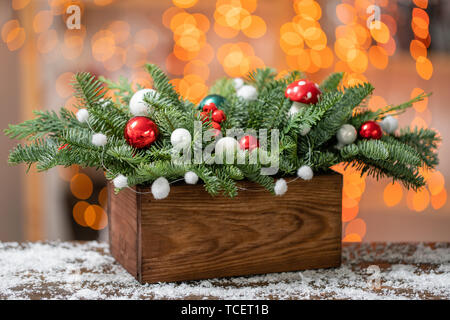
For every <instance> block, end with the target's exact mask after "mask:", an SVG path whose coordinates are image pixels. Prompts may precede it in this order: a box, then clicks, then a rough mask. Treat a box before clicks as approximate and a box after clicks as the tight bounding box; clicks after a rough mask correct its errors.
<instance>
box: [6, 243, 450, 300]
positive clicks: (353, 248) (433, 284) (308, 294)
mask: <svg viewBox="0 0 450 320" xmlns="http://www.w3.org/2000/svg"><path fill="white" fill-rule="evenodd" d="M342 262H343V263H342V266H341V267H340V268H337V269H325V270H310V271H302V272H289V273H281V274H267V275H259V276H251V277H237V278H227V279H213V280H204V281H192V282H185V283H163V284H152V285H144V286H143V285H140V284H139V283H138V282H137V281H135V280H134V278H132V277H131V276H130V275H129V274H128V273H127V272H126V271H125V270H124V269H123V268H122V267H121V266H120V265H118V264H117V263H116V262H115V261H114V259H113V258H112V257H111V256H110V255H109V254H108V245H107V244H106V243H99V242H87V243H77V242H49V243H25V244H17V243H0V298H1V299H449V298H450V244H449V243H435V244H350V245H348V244H347V245H344V248H343V253H342Z"/></svg>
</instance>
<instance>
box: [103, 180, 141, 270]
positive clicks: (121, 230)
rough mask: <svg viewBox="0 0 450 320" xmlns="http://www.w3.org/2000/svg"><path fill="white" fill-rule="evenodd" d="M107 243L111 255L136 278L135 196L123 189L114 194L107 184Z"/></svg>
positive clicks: (136, 226) (136, 213)
mask: <svg viewBox="0 0 450 320" xmlns="http://www.w3.org/2000/svg"><path fill="white" fill-rule="evenodd" d="M108 196H109V200H108V201H109V202H108V219H109V239H110V240H109V244H110V251H111V254H112V255H113V257H114V258H115V259H116V260H117V261H118V262H119V263H120V264H121V265H122V266H123V267H124V268H125V269H126V270H127V271H128V272H129V273H131V274H132V275H133V276H134V277H136V278H138V271H139V268H138V240H137V239H138V238H137V237H138V232H137V230H138V221H137V218H138V210H137V209H138V208H137V196H136V193H134V192H133V191H132V190H129V189H124V190H122V191H120V192H119V194H117V195H116V194H114V188H113V187H112V186H111V184H108Z"/></svg>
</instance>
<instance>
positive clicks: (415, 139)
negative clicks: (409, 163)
mask: <svg viewBox="0 0 450 320" xmlns="http://www.w3.org/2000/svg"><path fill="white" fill-rule="evenodd" d="M395 139H397V140H398V141H400V142H402V143H404V144H406V145H408V146H410V147H412V148H413V149H414V150H415V151H416V152H417V155H418V156H419V157H420V159H421V161H422V164H424V165H425V166H427V167H429V168H435V167H436V166H437V165H438V164H439V159H438V155H437V148H438V144H439V142H440V141H441V137H439V136H438V134H437V132H436V131H434V130H431V129H424V128H420V129H419V128H414V129H411V128H404V129H402V130H401V131H400V135H398V136H397V137H395Z"/></svg>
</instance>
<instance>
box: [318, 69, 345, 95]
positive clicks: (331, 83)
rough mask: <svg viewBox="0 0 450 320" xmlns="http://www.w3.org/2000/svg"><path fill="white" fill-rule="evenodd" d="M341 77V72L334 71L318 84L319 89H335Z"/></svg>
mask: <svg viewBox="0 0 450 320" xmlns="http://www.w3.org/2000/svg"><path fill="white" fill-rule="evenodd" d="M343 77H344V73H343V72H336V73H333V74H331V75H330V76H329V77H328V78H326V79H325V80H324V81H323V82H322V84H321V85H320V90H322V91H323V92H327V91H335V90H337V89H338V88H339V84H340V83H341V81H342V78H343Z"/></svg>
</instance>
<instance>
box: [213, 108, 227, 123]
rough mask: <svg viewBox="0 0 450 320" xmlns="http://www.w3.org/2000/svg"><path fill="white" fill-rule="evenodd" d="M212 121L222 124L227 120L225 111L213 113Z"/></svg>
mask: <svg viewBox="0 0 450 320" xmlns="http://www.w3.org/2000/svg"><path fill="white" fill-rule="evenodd" d="M212 119H213V121H215V122H218V123H222V122H223V121H225V120H227V116H226V115H225V112H223V110H215V111H214V112H213V113H212Z"/></svg>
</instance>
